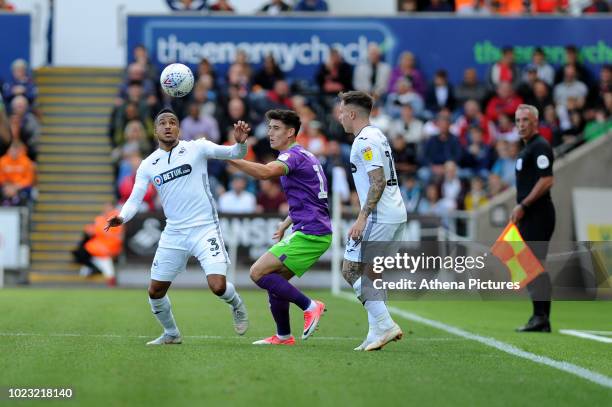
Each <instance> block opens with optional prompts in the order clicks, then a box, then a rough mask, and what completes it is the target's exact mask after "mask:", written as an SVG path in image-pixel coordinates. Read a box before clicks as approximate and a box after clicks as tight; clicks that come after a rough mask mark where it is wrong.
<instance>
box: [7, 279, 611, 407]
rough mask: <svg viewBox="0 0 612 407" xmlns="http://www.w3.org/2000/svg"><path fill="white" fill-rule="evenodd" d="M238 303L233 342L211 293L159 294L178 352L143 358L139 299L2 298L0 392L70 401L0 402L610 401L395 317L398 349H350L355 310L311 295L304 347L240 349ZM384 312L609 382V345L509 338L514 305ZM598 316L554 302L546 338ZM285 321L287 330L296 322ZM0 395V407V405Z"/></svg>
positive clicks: (550, 371)
mask: <svg viewBox="0 0 612 407" xmlns="http://www.w3.org/2000/svg"><path fill="white" fill-rule="evenodd" d="M242 294H243V297H244V298H245V301H246V302H247V306H248V307H249V313H250V317H251V328H250V330H249V332H247V335H246V337H245V338H240V337H237V336H236V335H235V334H234V332H233V329H232V326H231V317H230V313H229V309H228V307H227V306H226V305H225V304H223V303H222V302H221V301H219V300H218V299H216V298H215V297H214V296H213V295H212V294H210V293H209V292H207V291H204V290H201V291H196V290H174V291H171V293H170V297H171V299H172V303H173V309H174V314H175V317H176V319H177V323H178V324H179V328H180V329H181V331H182V334H183V335H184V336H185V339H184V343H183V344H182V345H180V346H166V347H146V346H144V343H145V342H146V341H147V340H149V339H152V338H154V337H156V336H158V335H159V333H160V328H159V326H158V325H157V322H156V320H155V319H154V317H153V316H152V315H151V312H150V310H149V305H148V303H147V298H146V291H145V290H109V291H106V290H42V289H34V290H32V289H5V290H2V291H0V310H2V316H1V317H0V388H2V387H8V386H10V387H31V386H36V387H70V388H72V389H73V390H74V394H75V396H74V400H72V401H48V400H47V401H44V402H41V401H33V402H29V403H28V402H27V401H9V402H8V403H7V404H6V405H15V406H22V405H28V404H31V405H41V404H42V403H44V404H45V405H72V406H76V405H79V406H82V405H87V406H89V405H91V406H98V405H99V406H120V405H123V406H155V405H172V406H183V405H184V406H194V405H207V406H214V405H223V406H230V405H254V406H255V405H256V406H259V405H262V406H276V405H278V406H312V405H353V406H359V405H364V406H365V405H368V406H373V405H385V404H391V403H393V404H400V405H406V404H412V405H427V406H430V405H449V404H452V405H465V406H480V405H482V406H495V405H500V406H502V405H503V406H507V405H524V404H527V403H528V404H530V405H542V406H548V405H554V406H560V405H578V404H580V405H585V404H587V403H589V404H592V405H610V404H611V401H612V390H611V389H609V388H605V387H602V386H600V385H597V384H594V383H591V382H589V381H586V380H584V379H581V378H579V377H577V376H574V375H571V374H568V373H564V372H561V371H559V370H556V369H554V368H551V367H547V366H543V365H539V364H536V363H534V362H531V361H528V360H524V359H521V358H518V357H515V356H512V355H509V354H506V353H503V352H501V351H499V350H497V349H494V348H490V347H487V346H485V345H482V344H480V343H477V342H474V341H470V340H467V339H463V338H461V337H457V336H453V335H451V334H449V333H446V332H443V331H440V330H437V329H433V328H430V327H427V326H423V325H419V324H414V323H412V322H409V321H406V320H402V319H401V318H399V317H396V320H397V322H398V323H399V324H400V325H401V326H402V327H403V328H404V331H405V333H406V334H407V335H406V336H405V340H402V341H400V342H397V343H393V344H390V345H389V346H387V347H386V348H385V349H384V350H383V351H381V352H371V353H365V352H354V351H353V350H352V349H353V347H355V346H356V345H358V344H359V343H360V342H361V340H362V339H363V336H364V335H365V333H366V331H367V326H366V325H367V320H366V317H365V312H364V311H363V309H362V307H361V305H360V304H358V303H356V302H350V301H347V300H345V299H341V298H335V297H332V296H331V295H329V293H327V292H318V293H311V294H313V295H315V296H316V297H317V298H321V299H323V300H324V301H325V302H326V303H327V306H328V309H329V312H327V314H326V316H325V317H324V318H323V320H322V323H321V327H320V330H319V331H318V332H317V334H316V335H315V336H314V337H313V338H312V339H311V340H308V341H306V342H302V341H299V340H298V344H297V346H294V347H256V346H252V345H251V342H252V341H253V340H255V339H259V338H261V337H264V336H268V335H270V334H272V333H273V331H274V326H273V322H272V319H271V316H270V315H269V311H268V304H267V297H266V295H264V293H263V292H259V291H245V292H243V293H242ZM392 305H394V306H396V307H399V308H402V309H405V310H407V311H411V312H414V313H417V314H418V315H421V316H424V317H427V318H431V319H435V320H438V321H442V322H445V323H447V324H450V325H453V326H457V327H460V328H462V329H465V330H467V331H469V332H473V333H478V334H480V335H484V336H488V337H493V338H496V339H499V340H501V341H504V342H507V343H510V344H513V345H515V346H518V347H519V348H521V349H524V350H527V351H530V352H533V353H536V354H539V355H544V356H548V357H551V358H553V359H557V360H563V361H567V362H571V363H574V364H576V365H579V366H583V367H585V368H587V369H590V370H593V371H596V372H599V373H601V374H604V375H606V376H612V358H611V357H610V355H611V354H612V353H611V351H612V346H611V345H610V344H605V343H598V342H593V341H589V340H585V339H580V338H574V337H570V336H567V335H561V334H559V333H553V334H550V335H544V334H516V333H514V332H512V328H514V327H515V326H517V325H520V324H521V323H523V322H525V319H526V318H527V317H528V315H529V311H530V307H529V306H528V304H526V303H522V302H494V301H491V302H476V301H472V302H469V301H464V302H458V301H453V302H449V301H440V302H431V301H430V302H395V303H393V304H392ZM293 308H295V307H292V309H293ZM610 309H611V307H610V304H609V303H603V302H598V303H594V302H564V303H555V304H554V305H553V317H554V319H553V324H554V326H553V328H554V329H555V330H558V329H561V328H573V329H592V330H610V328H611V327H612V326H611V325H612V324H611V323H610ZM292 312H293V313H292V321H293V322H294V323H293V328H294V331H295V332H299V331H300V330H301V323H302V317H301V313H300V312H297V311H296V310H293V311H292ZM18 333H21V334H23V335H15V334H18ZM58 334H61V336H60V335H58ZM64 334H76V335H78V336H65V335H64ZM102 335H117V336H102ZM2 397H3V395H2V396H0V404H3V403H5V402H6V399H4V400H2Z"/></svg>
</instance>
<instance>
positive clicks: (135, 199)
mask: <svg viewBox="0 0 612 407" xmlns="http://www.w3.org/2000/svg"><path fill="white" fill-rule="evenodd" d="M148 184H149V179H148V178H147V176H146V175H145V174H143V172H142V171H141V170H140V168H138V171H136V181H135V182H134V188H133V189H132V193H131V194H130V197H129V198H128V200H127V201H126V202H125V204H123V207H122V208H121V212H120V213H119V215H117V216H113V217H112V218H109V219H107V220H106V226H105V227H104V230H105V231H108V229H110V228H112V227H116V226H120V225H122V224H124V223H126V222H128V221H129V220H130V219H132V218H133V217H134V215H136V213H138V208H139V207H140V204H141V203H142V200H143V199H144V196H145V194H146V193H147V186H148Z"/></svg>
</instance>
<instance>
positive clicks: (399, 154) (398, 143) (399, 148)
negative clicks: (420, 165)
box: [391, 135, 417, 177]
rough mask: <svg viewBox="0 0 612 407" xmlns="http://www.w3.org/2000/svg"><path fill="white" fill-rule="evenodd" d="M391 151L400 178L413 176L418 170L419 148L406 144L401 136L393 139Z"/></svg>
mask: <svg viewBox="0 0 612 407" xmlns="http://www.w3.org/2000/svg"><path fill="white" fill-rule="evenodd" d="M391 151H392V153H393V160H394V162H395V171H396V172H397V175H398V176H400V177H401V176H403V175H412V174H414V173H415V172H416V170H417V146H416V145H415V144H408V143H406V139H404V137H402V136H401V135H398V136H395V137H392V138H391Z"/></svg>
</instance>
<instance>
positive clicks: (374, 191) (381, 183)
mask: <svg viewBox="0 0 612 407" xmlns="http://www.w3.org/2000/svg"><path fill="white" fill-rule="evenodd" d="M368 178H369V179H370V189H368V196H367V198H366V202H365V204H364V205H363V208H361V212H360V213H359V216H362V217H363V218H364V219H367V218H368V216H370V214H371V213H372V211H374V208H376V205H377V204H378V201H380V197H381V196H382V194H383V192H384V191H385V186H386V185H387V183H386V182H385V171H384V169H383V168H382V167H381V168H377V169H375V170H372V171H370V172H368Z"/></svg>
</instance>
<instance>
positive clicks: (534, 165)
mask: <svg viewBox="0 0 612 407" xmlns="http://www.w3.org/2000/svg"><path fill="white" fill-rule="evenodd" d="M552 167H553V152H552V148H551V146H550V144H548V142H547V141H546V140H545V139H544V138H543V137H542V136H540V135H539V134H535V135H534V136H532V137H531V138H530V139H529V141H527V142H525V144H524V145H523V149H522V150H521V152H520V153H519V156H518V158H517V160H516V189H517V194H516V201H517V204H521V205H522V206H523V209H524V212H525V215H524V216H523V218H521V219H520V221H519V222H518V225H517V226H518V229H519V231H520V232H521V235H522V236H523V239H524V240H525V242H527V245H528V246H529V247H530V248H531V250H532V251H533V253H534V255H535V256H536V257H537V258H538V260H540V262H541V263H542V265H543V266H544V264H545V260H546V254H547V253H548V243H549V241H550V238H551V237H552V234H553V231H554V230H555V207H554V205H553V202H552V199H551V196H550V190H548V191H546V193H544V194H543V195H542V196H541V197H539V198H538V199H537V200H535V201H533V202H530V203H529V205H528V206H526V205H525V204H524V203H523V204H522V202H523V200H524V199H525V198H526V197H527V196H528V195H529V193H530V192H531V190H532V189H533V187H534V186H535V185H536V183H537V182H538V180H539V179H540V178H541V177H549V176H552V175H553V170H552ZM527 289H528V291H529V295H530V297H531V299H532V301H533V316H532V319H531V320H530V321H529V323H528V324H527V325H526V326H525V327H523V328H520V329H519V330H522V331H531V330H533V331H550V324H549V317H550V299H551V294H552V284H551V280H550V275H549V274H548V273H546V272H544V273H542V274H540V275H539V276H538V277H536V278H535V279H534V280H533V281H532V282H531V283H530V284H529V285H528V286H527ZM546 326H547V327H548V328H547V329H546ZM530 328H531V329H530Z"/></svg>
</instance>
